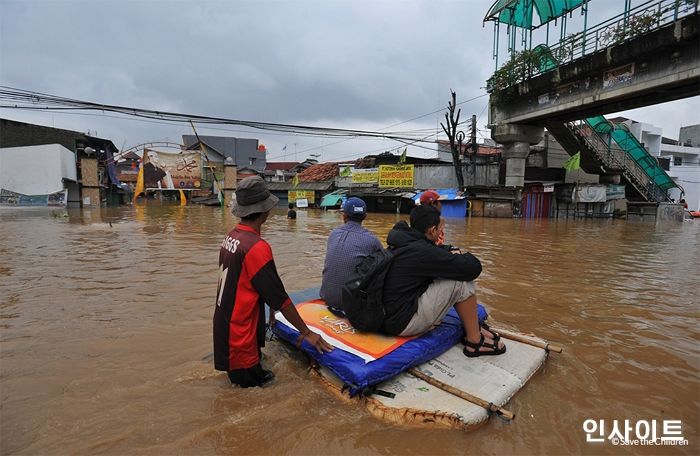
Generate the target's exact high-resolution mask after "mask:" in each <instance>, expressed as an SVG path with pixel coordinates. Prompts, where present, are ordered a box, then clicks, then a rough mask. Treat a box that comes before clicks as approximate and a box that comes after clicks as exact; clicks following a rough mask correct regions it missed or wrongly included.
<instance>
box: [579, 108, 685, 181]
mask: <svg viewBox="0 0 700 456" xmlns="http://www.w3.org/2000/svg"><path fill="white" fill-rule="evenodd" d="M586 123H587V124H588V126H589V127H591V128H592V129H593V130H595V131H596V132H598V133H606V134H610V135H611V136H612V139H613V140H614V141H615V142H616V143H617V145H618V146H620V148H621V149H622V150H624V151H625V152H627V154H628V155H629V156H630V157H632V158H633V159H634V161H636V162H637V163H638V164H639V166H641V167H642V169H643V170H644V172H645V173H646V174H647V176H649V177H650V178H651V179H652V180H653V181H654V182H655V183H656V185H658V186H659V187H660V188H661V189H663V190H668V189H669V188H673V187H677V185H676V183H675V182H674V181H673V179H671V177H669V175H668V174H666V171H664V169H663V168H662V167H661V166H660V165H659V162H658V161H657V160H656V159H655V158H654V157H652V156H651V154H649V152H647V150H646V149H645V148H644V146H642V145H641V144H640V142H639V141H638V140H637V138H635V137H634V135H633V134H632V133H630V131H629V130H628V129H627V126H626V125H625V124H616V125H613V124H612V123H610V122H609V121H608V120H607V119H606V118H605V117H603V116H596V117H589V118H588V119H586Z"/></svg>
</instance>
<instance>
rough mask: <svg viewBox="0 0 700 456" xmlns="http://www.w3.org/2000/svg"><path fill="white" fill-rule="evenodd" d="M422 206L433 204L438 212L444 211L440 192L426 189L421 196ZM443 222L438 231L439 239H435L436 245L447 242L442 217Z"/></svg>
mask: <svg viewBox="0 0 700 456" xmlns="http://www.w3.org/2000/svg"><path fill="white" fill-rule="evenodd" d="M419 201H420V204H421V206H433V207H434V208H435V209H437V210H438V212H440V213H442V203H441V202H440V194H439V193H438V192H436V191H435V190H426V191H424V192H423V193H422V194H421V195H420V198H419ZM441 220H442V222H443V223H442V224H441V227H440V230H439V232H438V239H437V241H435V245H438V246H441V245H444V244H445V224H444V220H443V219H442V218H441Z"/></svg>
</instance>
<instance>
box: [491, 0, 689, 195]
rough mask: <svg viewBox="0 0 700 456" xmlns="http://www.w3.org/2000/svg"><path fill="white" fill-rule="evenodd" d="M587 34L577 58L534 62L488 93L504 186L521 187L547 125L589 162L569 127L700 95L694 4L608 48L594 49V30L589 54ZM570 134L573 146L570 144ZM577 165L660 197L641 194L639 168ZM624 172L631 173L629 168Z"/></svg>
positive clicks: (643, 184) (594, 159)
mask: <svg viewBox="0 0 700 456" xmlns="http://www.w3.org/2000/svg"><path fill="white" fill-rule="evenodd" d="M663 3H664V2H663V1H662V2H660V3H659V5H661V4H663ZM665 3H669V2H665ZM659 8H661V7H659ZM669 10H670V9H669ZM659 22H660V21H659ZM589 35H590V38H589V39H590V40H592V38H593V31H589V32H588V35H585V36H584V41H583V46H582V47H581V49H580V50H579V52H580V55H577V56H576V58H575V59H573V58H572V60H571V61H568V62H561V63H559V62H552V61H550V62H549V63H548V62H545V61H544V59H539V60H538V61H537V62H536V63H537V65H538V66H537V67H535V68H527V69H520V71H522V72H523V76H522V77H521V78H520V81H519V82H517V83H515V84H512V85H510V86H507V87H501V88H496V89H493V88H492V91H491V98H490V103H489V105H490V107H489V124H490V125H489V126H490V127H491V129H492V131H491V136H492V138H493V139H494V140H495V141H497V142H499V143H501V144H503V146H504V152H503V156H504V158H505V159H506V182H505V185H506V186H507V187H515V188H517V187H522V186H523V183H524V170H525V160H526V158H527V156H528V153H529V148H530V145H534V144H536V143H537V142H539V141H540V140H541V138H542V134H543V132H544V127H545V126H547V127H548V129H549V130H550V132H552V133H553V134H555V136H557V139H558V140H560V138H559V136H564V135H565V134H566V135H568V136H569V137H568V138H561V139H563V141H562V140H560V142H562V143H567V142H568V143H570V144H571V149H572V150H569V153H571V154H573V153H574V152H575V151H576V150H578V149H580V150H582V154H584V153H588V152H590V153H591V154H592V155H595V154H594V151H592V150H591V147H590V141H588V144H584V142H585V141H583V137H582V135H581V134H580V133H581V131H578V132H576V131H571V132H569V133H566V132H565V131H564V130H566V128H567V126H568V122H571V121H576V120H580V119H584V118H587V117H592V116H597V115H601V114H607V113H612V112H618V111H622V110H626V109H633V108H639V107H644V106H650V105H653V104H657V103H663V102H667V101H673V100H677V99H681V98H687V97H691V96H696V95H699V94H700V45H699V43H700V12H698V10H697V4H695V6H694V10H690V13H689V14H687V15H685V16H684V17H680V18H677V19H676V18H673V20H671V21H670V22H668V23H666V24H660V23H659V26H658V27H657V28H656V29H654V30H651V31H649V32H647V33H641V34H638V35H637V36H634V37H628V38H627V39H625V40H623V41H622V42H620V43H618V44H612V45H610V46H608V47H601V48H598V46H597V43H598V41H597V40H598V36H599V31H595V39H596V47H595V50H594V51H593V52H588V53H586V50H587V47H586V46H587V45H589V46H590V43H588V44H587V43H586V41H585V40H586V38H585V37H588V36H589ZM561 46H564V44H562V45H561ZM545 49H546V47H545ZM573 54H574V53H572V55H573ZM557 132H559V134H557ZM574 133H575V134H574ZM576 135H578V137H579V138H578V139H579V142H578V143H576V142H574V141H573V140H574V139H575V136H576ZM583 162H588V163H593V164H594V166H593V167H592V168H594V169H595V170H596V171H597V172H598V174H601V175H606V177H608V176H609V175H611V174H613V175H614V174H618V175H619V174H622V175H623V179H622V180H623V181H626V182H636V185H633V187H634V188H637V189H640V192H639V193H640V195H642V197H643V198H645V199H648V196H649V195H658V192H655V191H654V192H652V191H650V190H648V189H647V184H648V182H640V181H638V180H637V177H639V176H641V175H642V174H643V173H640V170H639V169H629V170H625V169H623V170H620V169H619V163H620V161H619V160H618V161H616V162H615V166H613V165H612V163H608V164H607V167H606V163H604V161H603V160H599V159H598V157H583V156H582V163H583ZM630 166H631V167H632V168H634V167H635V165H634V164H633V163H632V164H630ZM651 180H653V179H651Z"/></svg>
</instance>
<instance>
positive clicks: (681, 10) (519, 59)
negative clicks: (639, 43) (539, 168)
mask: <svg viewBox="0 0 700 456" xmlns="http://www.w3.org/2000/svg"><path fill="white" fill-rule="evenodd" d="M698 3H700V0H649V1H647V2H644V3H641V4H639V5H637V6H635V7H633V8H629V9H627V10H626V11H624V12H623V13H620V14H618V15H616V16H614V17H611V18H609V19H606V20H604V21H603V22H601V23H599V24H596V25H594V26H592V27H586V28H584V30H583V31H582V32H578V33H572V34H569V35H567V36H566V37H565V38H563V39H562V40H561V41H560V42H559V43H558V44H557V45H553V46H550V47H547V46H546V45H544V44H540V45H538V46H536V47H535V48H533V49H529V50H523V51H521V52H516V53H514V54H513V56H512V58H511V60H510V61H508V62H507V63H506V64H505V65H503V66H502V67H501V68H500V69H499V70H497V71H496V72H495V73H494V75H493V76H492V77H491V78H490V79H489V80H488V81H487V90H488V91H489V92H492V91H495V90H502V89H505V88H506V87H508V86H510V85H513V84H517V83H519V82H522V81H524V80H527V79H529V78H532V77H534V76H537V75H539V74H543V73H546V72H548V71H551V70H553V69H554V68H556V67H557V66H559V65H563V64H566V63H570V62H573V61H574V60H577V59H579V58H582V57H585V56H586V55H589V54H592V53H594V52H596V51H599V50H601V49H605V48H608V47H610V46H614V45H617V44H620V43H624V42H625V41H629V40H631V39H633V38H636V37H638V36H640V35H643V34H645V33H648V32H651V31H653V30H656V29H659V28H661V27H663V26H665V25H667V24H670V23H672V22H675V21H676V20H678V19H680V18H682V17H685V16H689V15H691V14H695V13H697V12H698Z"/></svg>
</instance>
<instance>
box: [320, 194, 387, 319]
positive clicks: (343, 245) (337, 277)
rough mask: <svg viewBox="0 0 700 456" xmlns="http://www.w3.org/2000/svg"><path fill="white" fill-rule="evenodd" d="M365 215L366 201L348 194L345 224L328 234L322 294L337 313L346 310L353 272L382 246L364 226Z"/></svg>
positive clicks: (344, 216) (344, 206)
mask: <svg viewBox="0 0 700 456" xmlns="http://www.w3.org/2000/svg"><path fill="white" fill-rule="evenodd" d="M365 217H367V205H366V204H365V202H364V201H363V200H361V199H360V198H357V197H354V196H353V197H351V198H348V199H347V201H345V204H343V223H344V224H343V225H341V226H339V227H338V228H336V229H334V230H333V231H331V234H330V235H329V236H328V246H327V248H326V260H325V263H324V265H323V279H322V281H321V298H322V299H323V300H324V301H325V302H326V305H327V306H328V308H329V309H330V310H331V311H333V312H334V313H338V314H341V313H342V312H343V311H344V309H343V306H342V303H341V302H340V297H341V295H342V292H343V285H345V282H346V281H347V280H348V277H349V276H350V274H352V273H353V272H354V271H355V268H356V267H357V265H358V264H360V263H361V262H362V260H363V259H364V258H365V257H366V256H367V255H370V254H372V253H374V252H376V251H377V250H381V249H382V243H381V242H379V239H377V238H376V237H375V236H374V234H372V233H370V232H369V231H368V230H367V229H365V228H363V227H362V221H363V220H364V219H365Z"/></svg>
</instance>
